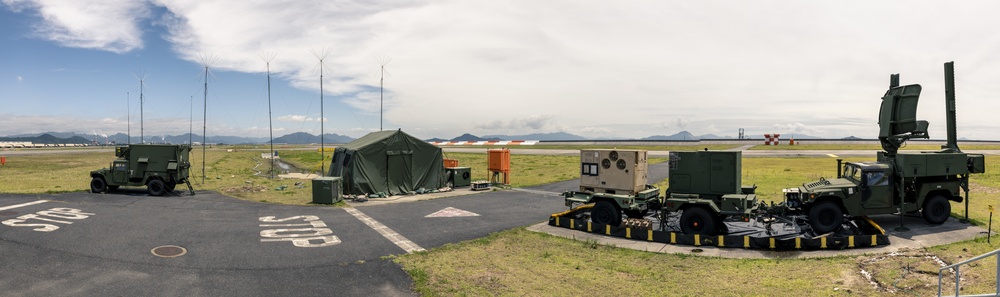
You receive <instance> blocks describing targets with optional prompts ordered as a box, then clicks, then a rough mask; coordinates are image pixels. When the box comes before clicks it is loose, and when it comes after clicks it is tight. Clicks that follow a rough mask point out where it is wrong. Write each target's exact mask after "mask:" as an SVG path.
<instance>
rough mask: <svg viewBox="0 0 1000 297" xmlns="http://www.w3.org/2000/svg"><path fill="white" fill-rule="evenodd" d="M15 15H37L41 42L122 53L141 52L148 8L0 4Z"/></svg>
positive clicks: (7, 0) (100, 1)
mask: <svg viewBox="0 0 1000 297" xmlns="http://www.w3.org/2000/svg"><path fill="white" fill-rule="evenodd" d="M3 3H4V4H6V5H7V6H8V7H11V8H12V9H13V10H14V11H16V12H21V11H24V10H31V11H36V12H37V13H38V15H39V16H40V17H41V18H42V22H41V23H38V24H37V25H36V26H35V31H36V32H35V33H37V34H38V35H39V36H40V37H41V38H45V39H49V40H52V41H55V42H57V43H59V44H61V45H63V46H68V47H78V48H89V49H100V50H106V51H111V52H115V53H125V52H128V51H132V50H135V49H139V48H142V45H143V43H142V30H140V29H139V23H138V21H139V20H142V19H144V18H146V17H148V16H149V8H148V4H147V3H146V2H145V1H134V0H89V1H44V0H3Z"/></svg>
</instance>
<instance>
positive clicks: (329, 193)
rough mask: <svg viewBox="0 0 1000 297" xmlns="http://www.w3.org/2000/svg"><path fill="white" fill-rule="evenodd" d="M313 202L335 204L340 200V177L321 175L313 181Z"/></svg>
mask: <svg viewBox="0 0 1000 297" xmlns="http://www.w3.org/2000/svg"><path fill="white" fill-rule="evenodd" d="M312 186H313V201H312V202H313V203H319V204H333V203H337V202H340V201H341V200H343V198H342V197H341V196H340V177H319V178H316V179H314V180H313V181H312Z"/></svg>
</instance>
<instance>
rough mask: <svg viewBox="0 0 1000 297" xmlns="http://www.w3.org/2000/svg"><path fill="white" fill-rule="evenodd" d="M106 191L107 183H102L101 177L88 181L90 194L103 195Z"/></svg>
mask: <svg viewBox="0 0 1000 297" xmlns="http://www.w3.org/2000/svg"><path fill="white" fill-rule="evenodd" d="M107 190H108V183H107V182H105V181H104V178H102V177H99V176H97V177H94V179H92V180H90V192H91V193H104V192H106V191H107Z"/></svg>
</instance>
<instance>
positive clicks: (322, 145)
mask: <svg viewBox="0 0 1000 297" xmlns="http://www.w3.org/2000/svg"><path fill="white" fill-rule="evenodd" d="M330 51H332V49H331V48H323V49H322V50H321V52H315V51H313V56H316V58H317V59H319V159H320V161H319V171H320V173H319V176H326V139H325V138H326V135H325V134H326V132H325V131H324V130H323V127H325V126H326V117H325V115H324V112H325V109H324V108H323V68H325V67H324V66H323V59H326V56H328V55H330Z"/></svg>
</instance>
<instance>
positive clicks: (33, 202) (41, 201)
mask: <svg viewBox="0 0 1000 297" xmlns="http://www.w3.org/2000/svg"><path fill="white" fill-rule="evenodd" d="M45 202H49V200H38V201H32V202H27V203H21V204H15V205H10V206H4V207H0V210H8V209H15V208H19V207H25V206H31V205H35V204H42V203H45Z"/></svg>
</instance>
